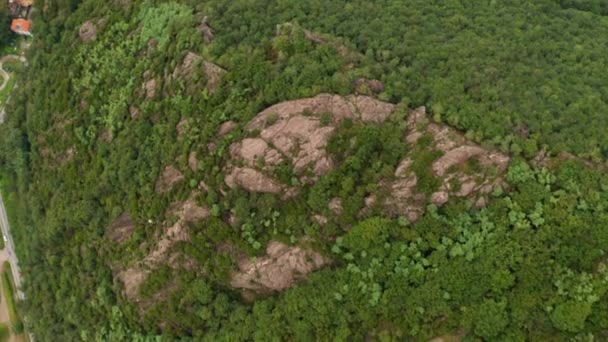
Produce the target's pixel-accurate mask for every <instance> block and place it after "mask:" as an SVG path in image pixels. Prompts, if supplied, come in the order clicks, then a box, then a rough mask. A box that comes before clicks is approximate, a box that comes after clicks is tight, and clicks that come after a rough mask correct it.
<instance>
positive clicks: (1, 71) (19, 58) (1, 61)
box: [0, 55, 25, 91]
mask: <svg viewBox="0 0 608 342" xmlns="http://www.w3.org/2000/svg"><path fill="white" fill-rule="evenodd" d="M9 59H12V60H16V61H20V62H25V57H22V56H17V55H6V56H4V57H2V58H0V75H1V76H2V78H3V81H2V85H0V91H2V89H4V88H5V87H6V85H7V84H8V80H9V78H10V75H9V74H8V72H6V70H4V68H3V64H4V62H6V61H7V60H9Z"/></svg>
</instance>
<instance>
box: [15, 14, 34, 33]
mask: <svg viewBox="0 0 608 342" xmlns="http://www.w3.org/2000/svg"><path fill="white" fill-rule="evenodd" d="M31 28H32V22H31V20H27V19H21V18H19V19H13V22H12V23H11V30H12V31H13V32H15V33H17V34H22V35H26V36H31V35H32V32H31Z"/></svg>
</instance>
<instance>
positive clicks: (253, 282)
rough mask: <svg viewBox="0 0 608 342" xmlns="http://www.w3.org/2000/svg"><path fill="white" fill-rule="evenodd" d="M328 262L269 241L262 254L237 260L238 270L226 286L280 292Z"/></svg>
mask: <svg viewBox="0 0 608 342" xmlns="http://www.w3.org/2000/svg"><path fill="white" fill-rule="evenodd" d="M329 263H330V260H329V259H327V258H325V257H324V256H322V255H321V254H318V253H316V252H314V251H311V250H306V249H303V248H301V247H297V246H288V245H286V244H284V243H282V242H278V241H271V242H269V243H268V246H267V247H266V255H265V256H263V257H258V258H256V259H255V260H251V259H249V258H247V257H245V258H242V259H241V260H240V261H239V271H238V272H236V273H234V274H233V275H232V280H231V282H230V285H231V286H233V287H236V288H241V289H249V290H254V291H258V292H271V291H282V290H285V289H287V288H289V287H291V286H292V285H293V284H294V283H296V282H297V281H298V280H301V279H303V278H305V277H306V275H307V274H308V273H310V272H312V271H315V270H318V269H319V268H322V267H323V266H325V265H328V264H329Z"/></svg>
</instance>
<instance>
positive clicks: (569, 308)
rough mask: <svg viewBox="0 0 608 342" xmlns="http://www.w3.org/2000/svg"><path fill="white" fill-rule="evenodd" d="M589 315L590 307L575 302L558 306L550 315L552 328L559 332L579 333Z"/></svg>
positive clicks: (586, 304) (587, 304)
mask: <svg viewBox="0 0 608 342" xmlns="http://www.w3.org/2000/svg"><path fill="white" fill-rule="evenodd" d="M589 314H591V305H590V304H589V303H581V302H575V301H567V302H565V303H562V304H559V305H558V306H557V307H556V308H555V310H553V312H552V313H551V321H552V322H553V326H554V327H556V328H557V329H559V330H563V331H568V332H579V331H581V330H583V329H584V328H585V320H586V319H587V317H588V316H589Z"/></svg>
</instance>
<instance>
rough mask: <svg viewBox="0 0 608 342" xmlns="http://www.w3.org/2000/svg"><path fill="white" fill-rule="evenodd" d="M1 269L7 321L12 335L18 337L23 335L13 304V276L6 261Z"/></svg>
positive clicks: (21, 323) (21, 324) (15, 307)
mask: <svg viewBox="0 0 608 342" xmlns="http://www.w3.org/2000/svg"><path fill="white" fill-rule="evenodd" d="M2 268H3V271H2V290H3V292H4V296H5V298H6V305H7V307H8V315H9V319H10V321H11V325H12V330H13V333H14V334H15V335H20V334H22V333H23V322H22V321H21V318H20V317H19V314H18V312H17V306H16V303H15V300H16V299H15V282H14V281H13V275H12V273H11V265H10V263H9V262H8V261H5V262H4V264H3V265H2Z"/></svg>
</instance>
